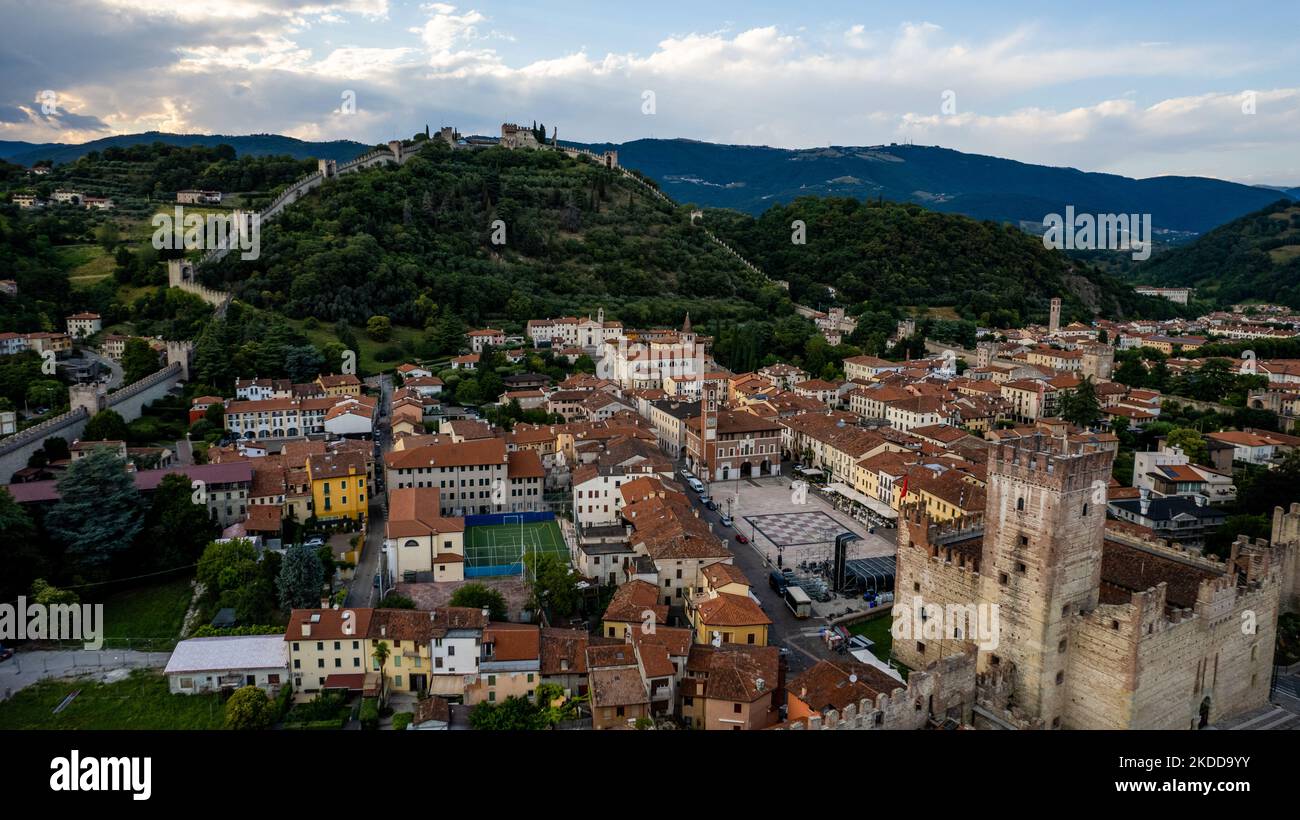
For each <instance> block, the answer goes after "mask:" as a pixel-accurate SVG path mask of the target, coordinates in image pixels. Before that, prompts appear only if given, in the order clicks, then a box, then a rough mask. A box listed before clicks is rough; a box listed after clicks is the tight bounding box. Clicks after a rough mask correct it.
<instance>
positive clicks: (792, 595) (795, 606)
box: [785, 584, 812, 618]
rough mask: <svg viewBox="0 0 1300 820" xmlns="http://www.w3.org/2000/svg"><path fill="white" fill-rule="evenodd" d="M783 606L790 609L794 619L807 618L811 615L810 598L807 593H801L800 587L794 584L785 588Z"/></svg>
mask: <svg viewBox="0 0 1300 820" xmlns="http://www.w3.org/2000/svg"><path fill="white" fill-rule="evenodd" d="M785 605H786V606H788V607H790V611H791V612H793V613H794V616H795V617H796V618H807V617H808V616H809V615H812V598H809V597H808V593H806V592H804V591H803V588H802V587H797V586H795V585H794V584H791V585H790V586H788V587H786V588H785Z"/></svg>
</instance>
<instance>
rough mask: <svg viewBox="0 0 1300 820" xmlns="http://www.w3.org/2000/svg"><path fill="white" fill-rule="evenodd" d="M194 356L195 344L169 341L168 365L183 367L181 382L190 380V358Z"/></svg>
mask: <svg viewBox="0 0 1300 820" xmlns="http://www.w3.org/2000/svg"><path fill="white" fill-rule="evenodd" d="M193 355H194V342H192V341H189V340H186V341H175V340H171V339H169V340H168V341H167V364H168V365H173V364H179V365H180V366H181V380H182V381H187V382H188V381H189V380H190V358H191V357H192V356H193Z"/></svg>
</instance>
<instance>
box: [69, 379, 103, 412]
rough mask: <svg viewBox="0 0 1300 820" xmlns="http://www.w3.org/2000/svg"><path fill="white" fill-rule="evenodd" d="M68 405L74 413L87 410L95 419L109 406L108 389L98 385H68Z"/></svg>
mask: <svg viewBox="0 0 1300 820" xmlns="http://www.w3.org/2000/svg"><path fill="white" fill-rule="evenodd" d="M68 404H69V405H71V406H70V407H69V409H70V410H71V411H72V412H74V413H75V412H76V411H77V410H85V411H86V415H87V416H89V417H93V416H94V415H95V414H96V413H98V412H99V411H100V410H103V409H104V408H105V407H107V406H108V389H107V388H105V387H104V385H102V384H97V383H92V384H72V385H68Z"/></svg>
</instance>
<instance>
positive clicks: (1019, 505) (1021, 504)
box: [1016, 498, 1025, 512]
mask: <svg viewBox="0 0 1300 820" xmlns="http://www.w3.org/2000/svg"><path fill="white" fill-rule="evenodd" d="M1016 510H1017V511H1018V512H1024V511H1025V499H1023V498H1017V499H1016Z"/></svg>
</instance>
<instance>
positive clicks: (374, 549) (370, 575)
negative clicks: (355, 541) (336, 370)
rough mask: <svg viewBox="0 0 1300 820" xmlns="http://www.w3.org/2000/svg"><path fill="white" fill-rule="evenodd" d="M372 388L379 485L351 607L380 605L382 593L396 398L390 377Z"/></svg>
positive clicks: (373, 494) (350, 596) (350, 590)
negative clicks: (387, 457) (387, 466)
mask: <svg viewBox="0 0 1300 820" xmlns="http://www.w3.org/2000/svg"><path fill="white" fill-rule="evenodd" d="M366 382H367V384H369V385H370V386H372V387H373V386H376V385H377V386H378V387H379V418H378V420H377V421H376V422H375V443H376V444H377V445H379V452H378V454H377V455H376V457H375V486H373V487H371V488H370V512H369V515H370V521H369V523H368V525H367V527H366V543H365V545H364V546H363V547H362V549H361V559H360V561H359V562H358V563H357V569H356V572H355V574H354V575H353V578H352V583H351V584H350V585H349V586H348V605H349V606H357V607H363V606H364V607H373V606H377V605H378V604H379V601H380V595H379V593H380V590H378V589H376V588H375V585H374V578H375V574H376V573H378V572H379V559H380V554H381V552H382V551H383V547H384V523H385V522H386V521H387V518H388V515H387V513H388V498H387V496H386V495H385V493H384V492H383V490H384V489H385V488H384V484H383V481H384V478H383V475H384V459H383V457H384V453H387V452H388V451H389V450H390V449H392V445H393V440H392V432H391V429H390V427H389V418H388V403H389V399H390V398H391V396H392V392H393V385H392V381H391V379H390V378H389V377H388V376H387V375H384V376H378V377H376V378H373V379H367V380H366Z"/></svg>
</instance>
